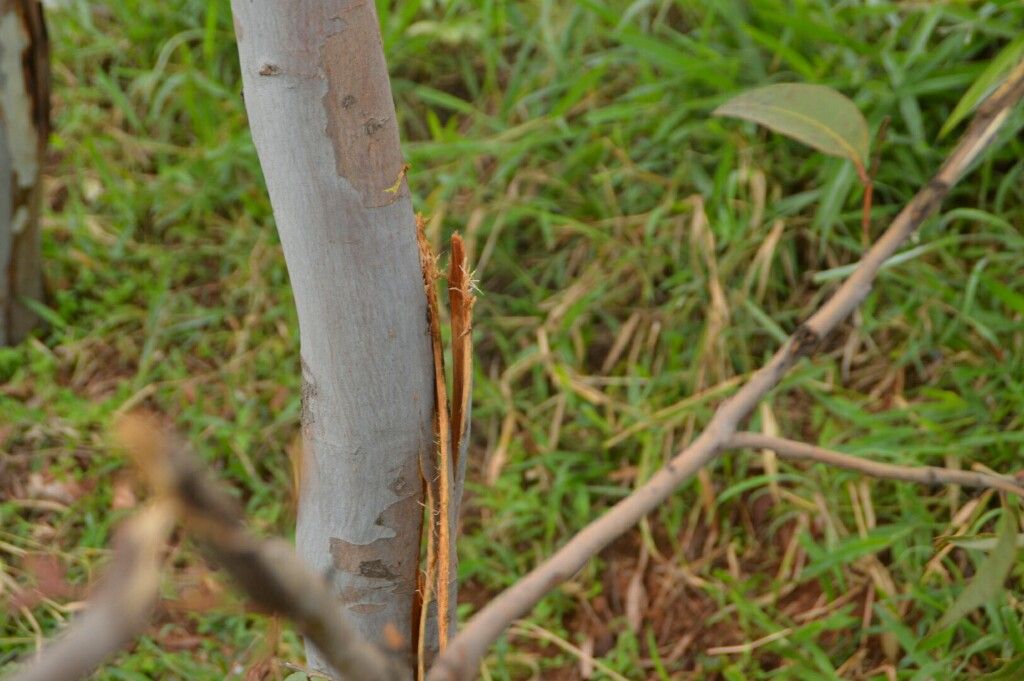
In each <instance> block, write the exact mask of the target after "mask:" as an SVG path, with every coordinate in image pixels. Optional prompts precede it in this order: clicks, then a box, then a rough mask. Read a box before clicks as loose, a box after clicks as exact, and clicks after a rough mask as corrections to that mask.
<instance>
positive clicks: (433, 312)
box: [416, 215, 475, 677]
mask: <svg viewBox="0 0 1024 681" xmlns="http://www.w3.org/2000/svg"><path fill="white" fill-rule="evenodd" d="M424 228H425V222H424V220H423V218H422V217H421V216H419V215H417V216H416V237H417V239H418V241H419V247H420V264H421V267H422V268H423V287H424V290H425V291H426V296H427V314H428V323H429V326H430V337H431V345H432V348H433V355H434V404H435V409H436V411H435V414H434V428H435V431H434V432H435V437H436V450H435V451H434V452H433V453H434V459H433V460H432V461H425V462H424V463H423V471H424V486H425V487H426V489H427V499H428V504H427V509H428V513H429V517H430V519H431V524H430V527H429V528H427V560H426V566H425V567H426V571H425V575H424V578H423V587H422V592H421V593H422V600H421V604H420V612H421V618H420V621H421V626H420V630H419V643H418V647H417V650H418V651H419V661H420V664H421V669H420V677H422V675H423V672H422V665H423V663H424V662H425V661H426V658H428V657H430V656H431V655H430V653H432V652H433V644H434V641H433V640H432V637H431V632H430V630H429V627H428V626H427V622H428V618H427V616H426V613H427V612H428V607H429V605H430V599H431V596H432V594H434V593H435V592H436V594H437V648H438V649H439V650H441V651H443V650H444V649H445V647H446V646H447V645H448V638H449V634H450V631H451V630H452V629H454V627H455V624H456V605H457V598H456V595H455V594H456V592H457V588H458V553H457V550H456V549H457V547H456V536H457V531H458V517H459V507H460V505H461V501H462V488H463V483H464V481H465V476H466V449H467V440H468V432H469V407H470V386H471V383H472V337H471V334H470V331H471V315H472V308H473V303H474V302H475V299H474V297H473V295H472V293H471V292H470V288H471V285H472V283H471V280H470V276H469V263H468V260H467V257H466V250H465V246H464V245H463V242H462V237H461V236H459V235H458V234H455V235H453V236H452V241H451V264H450V267H449V272H448V302H449V306H450V314H451V330H452V364H453V371H452V396H453V398H454V400H453V402H452V404H451V407H450V411H449V403H448V390H447V384H446V379H445V370H444V351H443V347H442V340H441V315H440V304H439V302H438V296H437V288H436V282H437V280H438V279H439V278H440V276H441V273H440V272H439V271H438V269H437V263H436V257H435V256H434V253H433V251H432V249H431V248H430V243H429V242H428V241H427V237H426V234H425V232H424ZM434 500H436V506H435V503H434Z"/></svg>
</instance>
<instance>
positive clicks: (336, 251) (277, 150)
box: [232, 0, 434, 672]
mask: <svg viewBox="0 0 1024 681" xmlns="http://www.w3.org/2000/svg"><path fill="white" fill-rule="evenodd" d="M232 7H233V10H234V14H235V26H236V37H237V39H238V49H239V57H240V62H241V67H242V81H243V87H244V90H245V105H246V110H247V111H248V114H249V124H250V128H251V130H252V136H253V140H254V142H255V145H256V150H257V153H258V155H259V158H260V164H261V166H262V168H263V173H264V176H265V178H266V182H267V189H268V192H269V194H270V200H271V205H272V207H273V209H274V217H275V219H276V222H277V228H278V232H279V233H280V235H281V243H282V246H283V249H284V255H285V259H286V261H287V264H288V272H289V276H290V279H291V284H292V289H293V292H294V296H295V303H296V307H297V310H298V318H299V331H300V342H301V355H302V364H303V366H302V373H303V384H304V388H303V409H302V413H303V416H302V437H303V455H302V463H301V492H300V498H299V509H298V527H297V531H296V544H297V548H298V550H299V553H300V554H301V556H302V557H303V559H304V560H305V561H306V562H307V564H309V565H310V566H311V567H312V568H313V569H314V570H315V571H316V572H318V573H319V574H328V575H330V576H331V579H332V583H333V587H334V589H335V591H336V593H337V594H338V598H339V607H342V608H343V609H344V611H345V614H346V615H347V616H348V617H349V618H350V619H351V621H352V622H353V625H354V626H355V628H356V629H357V630H358V631H359V632H360V633H361V634H362V635H363V636H364V637H365V638H367V639H368V640H370V641H375V642H381V641H385V640H394V639H395V638H396V636H400V637H401V638H402V639H403V640H404V641H406V642H407V643H408V644H409V646H410V647H409V649H408V650H409V665H410V669H411V667H412V656H413V653H414V651H413V649H412V642H413V641H415V639H414V638H413V633H414V630H415V628H416V627H415V625H414V622H413V617H414V610H413V608H414V600H415V599H416V592H417V586H418V584H417V573H418V569H417V564H418V560H419V554H420V530H421V524H422V512H421V511H422V507H421V503H422V501H423V489H422V486H421V485H419V484H415V483H414V482H413V481H417V480H419V479H420V475H421V471H420V459H421V456H422V457H427V456H428V455H429V454H428V453H429V452H431V451H432V450H433V446H434V444H433V433H434V423H433V415H434V398H433V395H434V385H433V379H434V371H433V362H432V358H431V347H430V337H429V335H428V328H427V323H426V319H427V311H426V301H425V298H424V295H423V281H422V276H421V272H420V267H419V257H418V247H417V243H416V235H415V231H414V230H413V229H411V225H412V224H413V219H414V216H413V212H412V206H411V203H410V200H409V193H408V190H407V188H406V185H405V178H404V172H405V171H404V161H403V159H402V155H401V149H400V147H399V139H398V128H397V124H396V117H395V110H394V104H393V103H392V100H391V88H390V84H389V81H388V74H387V70H386V65H385V61H384V55H383V50H382V45H381V39H380V32H379V29H378V23H377V16H376V9H375V6H374V3H373V2H371V1H369V0H363V1H356V0H327V1H319V0H318V1H314V0H290V1H289V2H246V1H244V0H233V2H232ZM392 188H395V189H394V191H388V189H392ZM307 652H308V653H309V656H310V664H311V666H312V667H314V668H315V669H318V670H321V671H327V672H329V671H330V670H329V669H328V668H327V665H326V663H325V662H324V658H323V657H322V656H320V655H319V654H317V652H316V651H315V650H314V649H312V648H311V647H309V646H307Z"/></svg>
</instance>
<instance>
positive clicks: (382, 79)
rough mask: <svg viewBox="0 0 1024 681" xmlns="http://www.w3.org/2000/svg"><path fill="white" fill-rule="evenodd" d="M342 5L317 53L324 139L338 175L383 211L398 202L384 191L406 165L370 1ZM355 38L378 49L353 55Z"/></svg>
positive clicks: (355, 0)
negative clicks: (323, 82)
mask: <svg viewBox="0 0 1024 681" xmlns="http://www.w3.org/2000/svg"><path fill="white" fill-rule="evenodd" d="M340 4H341V8H340V11H339V12H338V13H337V14H336V15H335V16H333V17H331V18H330V19H329V26H330V29H329V30H330V33H329V34H328V37H327V39H326V40H325V41H324V42H323V46H322V47H321V59H322V63H323V68H324V71H325V72H326V74H327V92H326V93H325V94H324V111H326V112H327V137H328V138H329V139H330V140H331V143H332V144H333V146H334V161H335V163H336V164H337V168H338V174H339V175H341V176H342V177H344V178H347V179H348V181H349V182H351V183H352V184H353V185H354V186H355V187H356V188H357V189H358V190H359V191H360V192H361V193H362V195H363V204H364V205H366V206H373V207H376V206H384V205H387V204H389V203H392V202H393V201H395V199H397V198H398V196H399V192H398V191H391V192H388V191H387V190H388V188H390V187H392V186H394V185H395V184H396V178H397V182H398V183H399V184H400V185H401V184H402V183H401V180H402V177H404V170H403V167H404V161H403V159H402V152H401V149H400V147H399V140H398V122H397V120H396V118H395V105H394V103H393V102H392V100H391V83H390V81H389V80H388V66H387V64H386V63H385V61H384V48H383V46H382V45H381V44H380V29H379V28H378V26H377V12H376V9H375V8H374V4H373V1H372V0H348V1H347V2H343V3H340ZM353 35H357V36H373V37H374V38H376V41H377V45H376V48H377V49H373V50H369V49H368V50H362V51H359V52H353V50H352V48H351V41H352V39H353V38H352V36H353ZM382 83H383V85H384V87H381V84H382ZM400 176H401V177H400Z"/></svg>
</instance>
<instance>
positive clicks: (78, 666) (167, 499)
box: [8, 415, 410, 681]
mask: <svg viewBox="0 0 1024 681" xmlns="http://www.w3.org/2000/svg"><path fill="white" fill-rule="evenodd" d="M117 435H118V439H119V440H120V442H121V444H122V445H123V446H124V447H125V449H126V450H127V451H128V452H129V454H131V456H132V457H133V458H134V459H135V462H136V464H137V465H138V468H139V469H140V470H141V471H142V472H143V473H144V474H145V476H146V477H147V479H148V481H149V484H150V486H151V487H152V489H153V491H154V493H155V497H156V501H155V502H154V503H153V505H152V506H150V507H149V508H147V509H146V510H145V511H143V512H142V513H140V514H139V515H138V516H136V517H135V518H133V519H132V520H130V521H129V522H128V523H127V524H126V526H125V527H124V529H123V530H122V532H121V533H120V535H119V537H118V540H117V545H116V547H115V553H114V560H113V562H112V563H111V566H110V568H109V569H108V571H107V572H106V574H105V575H104V585H103V587H102V589H101V590H100V591H99V593H98V594H97V595H96V597H95V598H94V599H92V600H91V601H90V604H89V607H88V608H87V609H86V611H85V613H84V614H83V615H82V616H81V617H79V618H77V619H76V620H75V621H74V622H73V623H72V624H71V626H70V627H69V628H68V630H67V631H66V632H65V633H64V634H63V635H61V636H60V637H59V638H58V639H57V640H56V641H55V642H54V643H53V644H52V645H50V646H48V647H46V648H45V649H44V650H43V652H42V654H41V655H40V656H39V657H38V658H37V659H36V660H34V661H32V662H29V663H27V664H26V665H25V666H23V667H22V668H20V669H19V670H18V671H16V672H15V673H14V675H13V676H11V677H10V678H9V679H8V681H73V680H74V679H81V678H84V677H86V676H89V675H90V674H92V672H93V671H95V669H96V668H97V667H98V666H99V664H100V663H101V662H102V661H103V660H104V659H105V658H107V657H108V656H110V655H111V654H113V653H114V652H115V651H117V650H118V649H120V648H121V647H123V646H125V645H127V644H128V643H129V642H130V641H131V640H132V639H133V638H134V637H135V636H137V635H138V634H139V633H141V632H142V631H143V630H144V629H145V626H146V623H147V621H148V619H149V615H150V612H151V610H152V607H153V604H154V603H155V602H156V597H157V587H158V586H159V583H160V558H161V555H162V553H163V550H164V547H165V545H166V543H167V538H168V535H169V534H170V531H171V528H172V527H173V525H174V522H175V520H176V519H180V520H181V521H182V522H183V524H184V526H185V527H186V528H187V529H188V530H189V531H190V532H191V533H192V535H193V536H194V537H195V539H196V540H197V541H198V542H199V543H200V545H201V546H202V548H203V550H204V552H205V553H206V554H207V555H208V556H209V557H210V558H211V559H212V560H213V561H214V562H216V563H217V564H219V565H221V566H223V567H224V568H225V569H226V570H227V571H228V572H230V573H231V575H232V576H233V577H234V578H235V580H236V581H237V582H238V583H239V585H241V587H242V588H243V589H244V590H245V592H246V593H247V595H248V596H249V597H250V598H251V599H252V600H253V601H255V602H256V603H257V604H259V605H261V606H262V607H264V608H265V609H267V610H269V611H271V612H274V613H278V614H281V615H284V616H285V617H288V618H290V619H291V620H292V621H294V622H295V624H296V626H297V627H298V629H299V631H300V632H302V633H303V634H304V635H305V636H307V637H308V638H309V640H310V641H312V642H313V644H314V645H315V646H316V647H317V649H318V650H320V652H321V653H322V654H323V656H324V658H325V659H326V660H327V661H328V662H329V663H330V664H331V666H332V667H334V669H335V670H336V671H337V672H338V674H339V678H342V679H351V680H358V681H406V680H407V679H409V678H410V674H409V672H408V668H409V665H408V664H407V663H404V661H403V660H401V659H400V656H401V655H402V654H405V651H406V650H407V649H408V645H407V644H406V642H405V641H402V640H401V636H399V635H398V634H397V629H396V640H394V641H392V642H391V643H392V644H393V645H392V646H391V647H392V648H394V649H395V650H394V651H393V652H395V653H398V651H399V650H401V651H402V652H401V653H399V654H395V655H389V654H386V653H385V652H384V651H382V650H381V649H379V648H377V647H376V646H374V645H372V644H370V643H367V642H365V641H363V640H362V639H361V638H360V637H359V636H358V634H357V633H356V632H355V630H354V629H353V627H352V625H351V624H350V623H349V622H348V620H346V619H345V617H344V615H343V614H342V611H341V607H340V604H339V602H338V600H337V597H336V596H335V595H334V593H333V592H332V591H331V589H330V587H329V586H328V584H327V583H326V581H325V580H324V579H323V577H321V576H320V575H317V574H315V573H313V572H311V571H310V570H309V568H307V567H306V566H305V565H304V564H303V563H302V561H301V560H300V559H299V557H298V556H297V555H296V554H295V551H294V550H293V549H292V547H291V545H290V544H289V543H288V542H286V541H284V540H281V539H260V538H258V537H256V536H255V535H253V534H252V533H251V532H249V531H248V530H247V529H246V528H245V525H244V522H243V520H244V516H243V514H242V511H241V509H240V507H239V506H238V504H237V503H236V502H235V500H234V499H233V498H232V497H231V495H229V494H228V493H227V491H226V490H225V489H224V488H223V487H221V486H220V485H218V484H217V483H216V482H215V481H214V480H213V479H212V478H211V477H210V476H209V475H208V474H207V473H206V472H205V470H204V469H203V467H202V466H201V465H200V463H199V461H198V460H196V459H195V458H194V457H193V456H192V455H191V454H189V451H188V448H187V446H186V445H185V444H184V443H183V442H181V441H179V440H178V439H177V438H176V437H174V436H173V435H172V434H171V433H169V432H168V431H167V430H166V429H165V428H163V427H162V426H160V425H159V424H158V422H157V421H156V419H154V418H151V417H146V416H139V415H130V416H127V417H124V418H123V419H122V420H121V421H120V422H119V423H118V427H117Z"/></svg>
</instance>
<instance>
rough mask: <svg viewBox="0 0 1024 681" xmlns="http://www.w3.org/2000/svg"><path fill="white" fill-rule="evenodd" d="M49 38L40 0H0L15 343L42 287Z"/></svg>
mask: <svg viewBox="0 0 1024 681" xmlns="http://www.w3.org/2000/svg"><path fill="white" fill-rule="evenodd" d="M49 52H50V48H49V41H48V39H47V34H46V24H45V23H44V21H43V8H42V5H40V4H39V2H37V1H36V0H0V270H2V271H0V345H6V344H10V343H17V342H19V341H20V340H21V339H22V338H24V336H25V334H26V333H28V331H29V330H30V329H31V328H32V327H33V326H34V325H35V323H36V321H37V320H36V315H35V314H34V313H33V312H31V311H30V310H29V309H28V308H27V307H26V306H25V305H23V304H22V303H21V300H22V299H29V300H39V299H40V298H41V297H42V293H43V281H42V268H41V265H40V248H39V242H40V238H39V237H40V235H39V223H40V215H41V208H42V189H41V185H40V166H41V164H42V159H43V154H44V151H45V148H46V139H47V137H48V136H49V133H50V70H49V68H50V67H49Z"/></svg>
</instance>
